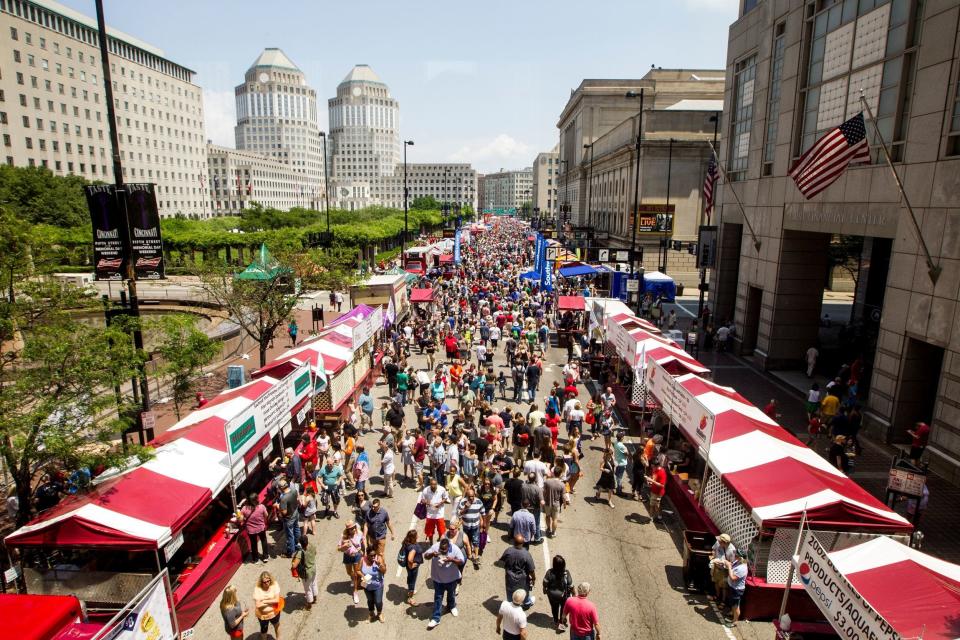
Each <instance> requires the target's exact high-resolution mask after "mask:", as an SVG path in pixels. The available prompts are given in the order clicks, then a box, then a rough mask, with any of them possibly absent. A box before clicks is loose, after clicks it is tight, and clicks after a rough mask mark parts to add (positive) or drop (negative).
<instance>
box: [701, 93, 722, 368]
mask: <svg viewBox="0 0 960 640" xmlns="http://www.w3.org/2000/svg"><path fill="white" fill-rule="evenodd" d="M709 122H712V123H713V146H712V147H711V149H710V154H711V159H712V160H713V161H714V162H716V163H718V164H719V163H720V158H717V157H714V156H713V150H714V149H716V148H717V133H718V131H719V129H720V112H719V111H717V112H716V113H714V114H713V115H712V116H710V120H709ZM714 191H716V186H714ZM704 209H706V207H704ZM700 216H701V217H700V227H701V229H700V233H698V234H697V239H698V240H699V238H700V237H701V235H702V234H703V229H702V227H703V226H704V225H703V223H704V214H703V213H701V214H700ZM698 244H699V246H698V247H697V260H698V261H699V262H700V286H699V287H698V289H700V301H699V302H698V303H697V321H698V322H699V321H700V318H702V317H703V298H704V294H705V293H706V291H705V289H706V288H707V267H706V266H705V265H704V264H703V255H701V254H700V250H701V249H703V245H702V244H701V243H699V242H698ZM710 258H711V259H712V260H714V261H716V259H717V256H716V252H714V255H711V256H710ZM714 264H716V262H714ZM696 357H698V358H699V357H700V341H699V340H697V346H696Z"/></svg>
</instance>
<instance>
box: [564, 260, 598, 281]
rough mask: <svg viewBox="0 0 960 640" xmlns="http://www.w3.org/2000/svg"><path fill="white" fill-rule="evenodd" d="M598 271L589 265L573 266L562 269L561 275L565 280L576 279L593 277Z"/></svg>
mask: <svg viewBox="0 0 960 640" xmlns="http://www.w3.org/2000/svg"><path fill="white" fill-rule="evenodd" d="M596 273H597V270H596V269H594V268H593V267H591V266H590V265H588V264H582V263H581V264H573V265H569V266H566V267H560V271H559V274H560V275H561V276H563V277H564V278H575V277H577V276H592V275H594V274H596Z"/></svg>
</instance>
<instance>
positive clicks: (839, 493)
mask: <svg viewBox="0 0 960 640" xmlns="http://www.w3.org/2000/svg"><path fill="white" fill-rule="evenodd" d="M646 358H647V368H646V374H645V375H646V378H647V382H646V387H647V390H648V392H649V393H651V394H652V395H653V396H654V398H655V399H656V400H657V401H658V402H659V403H660V404H661V406H662V409H663V412H664V414H665V415H666V416H667V418H668V419H669V420H670V425H671V427H672V425H674V424H675V425H677V427H678V428H677V430H676V431H674V432H673V433H675V434H677V435H680V436H682V438H683V439H684V440H685V441H686V443H687V445H686V446H687V447H688V448H691V449H692V450H693V451H694V452H695V453H696V457H697V461H696V462H695V463H694V464H693V471H692V472H691V473H688V476H687V478H683V477H682V476H681V475H680V474H677V473H671V474H670V475H669V479H668V491H669V492H670V495H671V499H677V500H678V501H679V502H680V504H683V503H685V502H686V503H690V508H685V507H681V506H679V505H678V513H679V514H680V516H681V518H682V519H684V524H685V526H686V528H688V529H696V530H699V531H708V532H711V533H717V532H720V531H722V532H724V533H727V534H729V535H730V536H731V538H732V540H733V542H734V544H735V545H736V546H737V548H741V549H748V550H749V558H750V576H749V577H748V579H747V593H746V596H745V598H744V604H743V605H742V615H743V617H744V618H747V619H751V618H772V617H775V616H776V615H777V613H778V610H779V606H780V601H781V598H782V596H783V592H784V588H785V587H786V585H787V579H788V573H789V564H790V560H791V556H792V553H793V545H794V543H795V542H796V539H797V529H798V527H799V526H800V522H801V520H802V519H803V518H804V517H805V518H806V522H807V523H808V524H809V525H810V527H812V528H813V529H815V530H817V531H818V532H819V533H820V534H821V535H822V536H823V538H824V539H825V540H826V541H827V545H828V549H830V550H833V549H842V548H844V547H846V546H850V545H851V544H855V543H857V542H859V541H863V540H865V539H870V538H874V537H877V536H897V537H900V538H901V539H903V540H907V539H908V536H909V534H910V532H911V531H912V525H910V523H909V522H907V521H906V520H905V519H904V518H903V517H901V516H900V515H898V514H896V513H895V512H893V511H891V510H890V509H889V508H887V507H886V506H885V505H883V504H882V503H881V502H880V501H879V500H877V499H876V498H874V497H873V496H871V495H870V494H869V493H868V492H867V491H865V490H864V489H863V488H862V487H860V486H859V485H858V484H856V483H855V482H853V481H852V480H850V479H849V478H848V477H847V476H846V475H844V474H843V473H842V472H840V471H839V470H837V469H835V468H834V467H832V466H831V465H830V464H829V463H828V462H827V461H826V460H824V459H823V458H822V457H821V456H819V455H818V454H817V453H816V452H814V451H812V450H810V449H809V448H808V447H806V446H805V445H804V444H803V443H801V442H800V441H799V440H797V438H795V437H794V436H793V435H792V434H790V433H789V432H788V431H786V430H785V429H783V428H782V427H780V426H779V425H778V424H777V423H776V422H775V421H773V420H772V419H770V418H769V417H767V416H766V415H765V414H764V413H763V412H762V411H760V410H759V409H757V408H756V407H755V406H753V405H751V404H750V403H749V402H748V401H747V400H746V399H745V398H744V397H743V396H741V395H740V394H738V393H737V392H736V391H735V390H734V389H731V388H729V387H723V386H721V385H718V384H716V383H713V382H711V381H709V380H705V379H704V378H701V377H700V376H698V375H696V374H693V373H687V374H684V375H679V376H677V375H676V374H675V372H671V371H669V370H668V369H667V368H666V367H664V366H663V364H662V363H660V362H658V361H657V360H656V357H655V354H653V353H651V352H647V354H646ZM670 433H671V430H668V437H667V446H668V448H669V447H670V446H672V442H671V439H670V437H669V436H670ZM681 446H682V445H681ZM701 470H702V471H701ZM691 476H692V477H693V478H691ZM696 478H699V480H696V481H695V479H696ZM693 502H696V503H697V505H696V509H694V508H692V507H693V504H692V503H693ZM691 514H693V516H691ZM804 514H805V516H804ZM791 590H792V592H793V591H799V592H800V593H799V595H792V596H791V598H790V608H789V609H788V611H789V612H790V613H791V615H792V616H793V617H794V619H797V620H805V619H806V620H810V619H819V613H818V612H817V610H816V607H815V606H814V605H813V602H812V601H811V600H810V599H809V598H806V597H803V594H802V587H800V585H799V582H798V580H797V579H796V578H794V581H793V583H792V587H791Z"/></svg>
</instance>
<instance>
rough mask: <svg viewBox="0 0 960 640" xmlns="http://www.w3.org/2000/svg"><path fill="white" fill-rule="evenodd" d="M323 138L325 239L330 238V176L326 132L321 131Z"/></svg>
mask: <svg viewBox="0 0 960 640" xmlns="http://www.w3.org/2000/svg"><path fill="white" fill-rule="evenodd" d="M320 137H321V138H323V199H324V202H325V207H326V210H327V238H328V239H329V238H330V235H329V234H330V174H329V172H328V171H327V132H326V131H321V132H320Z"/></svg>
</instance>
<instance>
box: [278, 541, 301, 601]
mask: <svg viewBox="0 0 960 640" xmlns="http://www.w3.org/2000/svg"><path fill="white" fill-rule="evenodd" d="M297 561H299V562H303V551H301V552H300V556H299V558H298V557H297V556H293V559H292V560H291V561H290V575H291V576H292V577H294V578H299V577H300V571H299V570H298V569H297V566H296V565H295V564H293V563H294V562H297ZM281 608H282V607H281Z"/></svg>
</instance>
